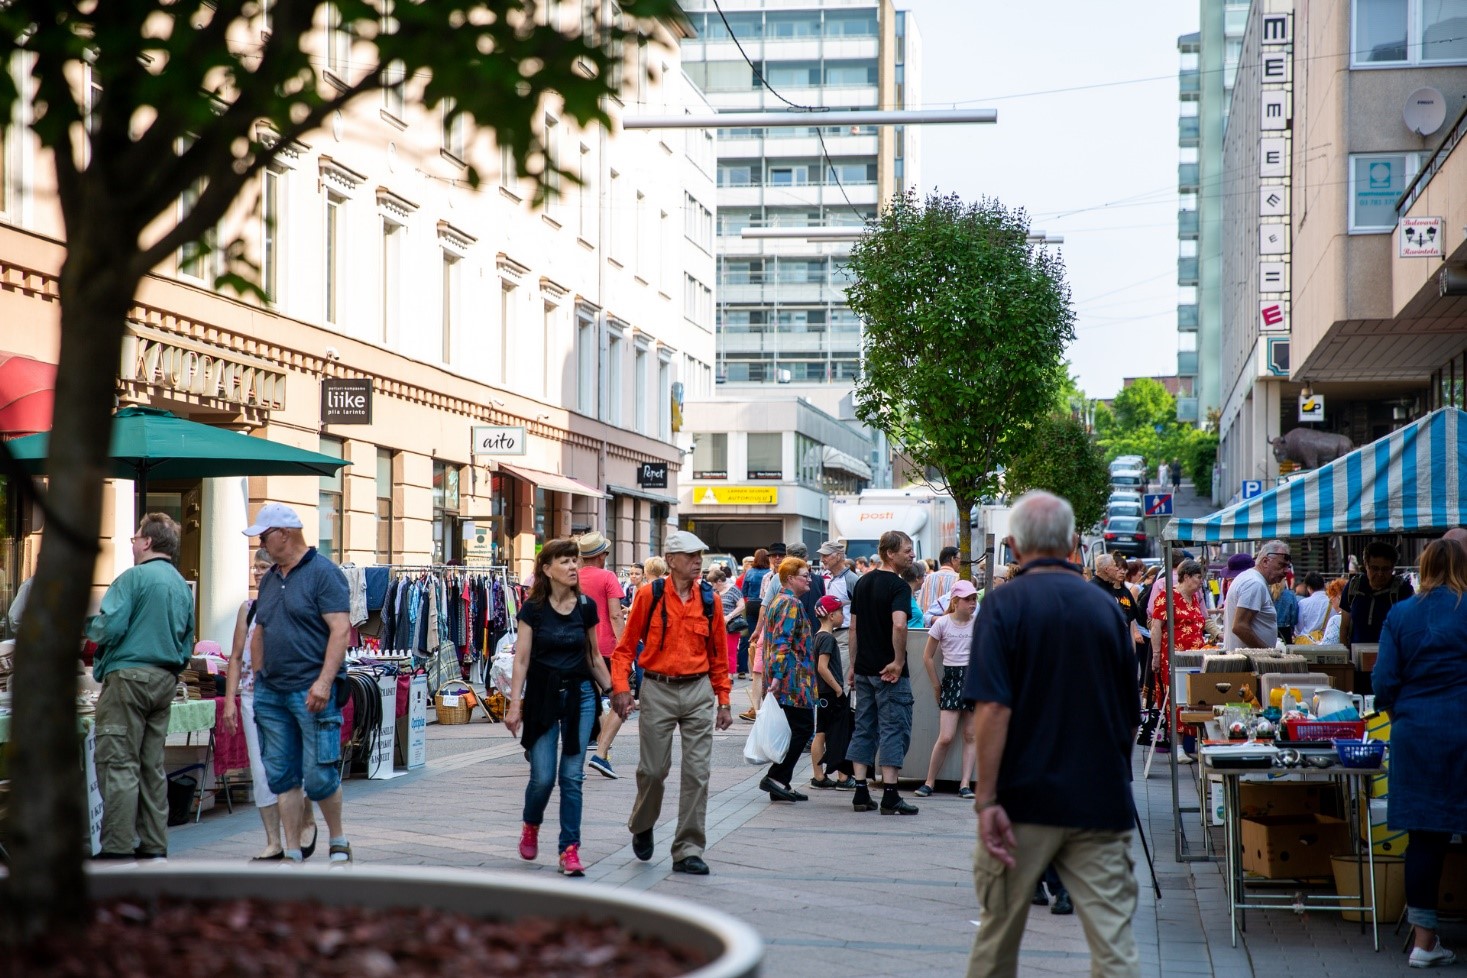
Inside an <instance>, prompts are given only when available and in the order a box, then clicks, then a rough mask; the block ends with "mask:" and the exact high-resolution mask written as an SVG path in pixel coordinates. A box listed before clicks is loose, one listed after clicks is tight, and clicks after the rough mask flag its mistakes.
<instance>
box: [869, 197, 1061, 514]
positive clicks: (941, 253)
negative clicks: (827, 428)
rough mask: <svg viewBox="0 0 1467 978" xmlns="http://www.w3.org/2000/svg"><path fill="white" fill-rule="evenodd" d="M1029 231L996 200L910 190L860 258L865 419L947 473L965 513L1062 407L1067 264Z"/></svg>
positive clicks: (872, 233)
mask: <svg viewBox="0 0 1467 978" xmlns="http://www.w3.org/2000/svg"><path fill="white" fill-rule="evenodd" d="M1028 233H1029V220H1028V217H1027V215H1026V214H1025V213H1024V212H1023V211H1022V210H1018V211H1010V210H1008V209H1006V208H1005V207H1004V206H1003V205H1002V204H1001V203H999V202H998V201H996V200H993V199H988V198H985V199H983V200H980V201H979V202H977V203H974V204H966V203H964V202H963V201H961V200H960V199H959V198H957V197H956V196H951V195H949V196H942V195H938V194H933V195H930V196H928V197H927V198H926V199H925V200H923V199H920V198H919V197H918V196H917V195H916V194H914V193H907V194H904V195H900V196H898V197H895V198H893V199H892V201H891V203H890V205H889V206H888V207H887V208H886V210H885V211H884V212H883V213H882V215H881V217H880V218H879V219H878V220H877V221H876V222H874V224H873V225H872V226H871V228H870V229H869V233H868V234H867V235H866V236H865V237H864V238H862V239H861V240H860V241H859V242H857V243H856V245H855V247H854V248H853V249H852V252H851V258H850V270H851V274H852V277H853V280H854V282H853V284H852V285H851V286H850V288H849V289H848V290H847V293H846V294H847V298H848V300H849V302H850V305H851V308H852V309H854V310H855V311H856V313H857V314H858V315H859V316H860V317H861V319H862V321H863V322H864V324H865V364H864V370H863V374H862V377H861V380H860V381H859V382H858V384H857V386H856V397H857V414H858V416H859V417H860V418H861V420H862V421H864V422H865V423H867V424H869V425H871V426H872V427H874V428H877V429H879V430H880V431H883V432H885V433H886V435H887V436H888V437H889V438H891V439H892V441H893V442H895V443H896V444H897V445H900V446H901V448H902V449H903V450H904V451H905V452H906V454H907V455H909V456H910V457H911V459H912V460H913V461H914V462H915V463H916V464H917V465H918V466H919V467H928V466H930V467H932V468H934V469H936V470H937V471H938V472H940V473H941V474H942V478H943V480H944V481H945V482H946V485H947V488H948V489H949V490H950V491H951V492H952V494H953V497H954V498H955V499H956V500H957V502H958V506H959V509H960V510H963V509H966V508H967V507H968V506H971V505H972V504H973V503H974V502H976V501H977V500H979V499H981V498H984V497H987V496H992V495H994V494H995V493H996V492H997V489H998V470H999V468H1000V466H1002V465H1003V464H1005V463H1006V462H1007V461H1008V460H1009V458H1010V457H1011V456H1012V455H1013V454H1014V453H1015V452H1016V451H1018V450H1020V449H1022V447H1023V446H1024V444H1025V443H1026V441H1027V439H1028V438H1029V437H1030V435H1031V432H1030V430H1029V428H1028V427H1027V426H1028V425H1029V423H1030V422H1032V421H1033V419H1034V418H1040V417H1046V416H1047V415H1048V414H1049V413H1050V412H1051V410H1052V409H1053V407H1054V405H1055V403H1056V399H1057V395H1056V388H1057V386H1058V384H1059V383H1060V378H1061V377H1062V376H1063V374H1064V371H1063V361H1062V359H1061V358H1062V356H1063V353H1064V349H1065V345H1066V344H1067V343H1068V342H1069V341H1070V340H1072V339H1073V338H1074V314H1073V312H1072V311H1071V309H1070V302H1069V288H1068V286H1067V285H1066V284H1065V280H1064V266H1063V264H1062V262H1061V261H1060V259H1059V258H1058V257H1057V256H1055V255H1053V254H1051V253H1049V252H1047V251H1045V250H1044V249H1043V248H1042V247H1040V246H1036V245H1030V244H1028V243H1027V241H1026V238H1027V236H1028ZM963 530H964V538H965V537H966V532H965V531H966V526H964V527H963Z"/></svg>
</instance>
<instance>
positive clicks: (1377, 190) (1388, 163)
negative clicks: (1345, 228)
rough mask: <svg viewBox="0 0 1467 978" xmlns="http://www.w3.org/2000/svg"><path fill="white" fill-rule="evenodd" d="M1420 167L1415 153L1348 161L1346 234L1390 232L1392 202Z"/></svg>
mask: <svg viewBox="0 0 1467 978" xmlns="http://www.w3.org/2000/svg"><path fill="white" fill-rule="evenodd" d="M1420 167H1421V155H1420V154H1419V153H1379V154H1374V155H1369V156H1358V155H1357V156H1351V157H1350V230H1351V231H1352V232H1357V233H1367V234H1368V233H1378V232H1383V231H1390V230H1392V229H1394V228H1395V226H1396V201H1397V200H1399V199H1400V198H1401V194H1402V193H1404V192H1405V190H1406V184H1407V183H1408V182H1409V181H1410V180H1411V178H1412V177H1413V176H1415V175H1416V172H1417V170H1419V169H1420Z"/></svg>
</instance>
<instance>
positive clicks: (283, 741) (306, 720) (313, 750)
mask: <svg viewBox="0 0 1467 978" xmlns="http://www.w3.org/2000/svg"><path fill="white" fill-rule="evenodd" d="M308 692H310V691H309V690H306V689H302V690H299V691H297V692H294V693H281V692H278V691H276V690H273V689H271V688H270V687H269V686H266V685H265V684H264V683H261V682H256V683H255V729H256V730H258V731H259V734H260V760H261V762H262V763H263V764H264V766H265V780H266V782H267V783H268V784H269V785H270V790H271V791H273V792H274V793H275V794H277V795H282V794H284V793H285V792H287V791H294V790H295V789H296V788H299V787H301V786H302V785H304V786H305V789H306V797H307V798H310V799H311V800H312V801H321V800H322V799H323V798H330V797H331V796H332V795H334V794H335V793H336V790H337V789H338V788H340V787H341V710H340V709H339V708H338V707H337V706H336V701H335V700H334V699H333V700H330V701H328V702H327V704H326V706H325V708H324V709H322V710H321V712H320V713H312V712H311V711H310V710H307V709H306V694H307V693H308Z"/></svg>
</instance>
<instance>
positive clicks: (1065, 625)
mask: <svg viewBox="0 0 1467 978" xmlns="http://www.w3.org/2000/svg"><path fill="white" fill-rule="evenodd" d="M1009 529H1010V531H1011V532H1012V534H1013V536H1012V537H1010V538H1009V541H1008V542H1009V546H1010V547H1012V548H1013V551H1014V554H1015V557H1016V559H1017V560H1018V561H1019V563H1020V564H1021V565H1022V566H1021V569H1020V571H1019V573H1018V575H1017V576H1016V577H1015V579H1013V580H1011V581H1010V582H1009V583H1008V584H1005V585H1004V586H1003V587H1001V588H996V589H994V591H993V593H992V594H990V595H989V596H988V597H987V598H986V599H985V600H984V602H983V611H982V614H980V615H979V616H978V620H977V622H976V623H975V624H974V626H973V649H972V653H971V658H970V660H969V663H968V677H967V684H966V687H965V689H964V697H965V698H966V699H968V700H969V701H971V702H974V703H976V704H977V709H976V711H975V713H974V721H973V727H974V732H975V733H976V735H977V740H978V788H977V792H976V795H977V798H976V800H975V802H974V806H973V807H974V809H975V810H976V811H977V812H978V850H977V853H976V854H975V856H974V858H973V881H974V886H975V887H976V889H977V891H978V903H979V906H980V907H981V909H980V911H979V925H978V935H977V937H976V938H975V939H974V941H973V952H972V955H971V956H970V957H969V959H968V974H969V975H970V976H976V975H984V976H990V975H1014V974H1017V972H1018V962H1019V944H1020V942H1021V941H1022V940H1023V937H1024V922H1025V920H1026V919H1027V918H1028V916H1029V898H1030V894H1032V893H1033V892H1034V885H1035V884H1036V883H1038V882H1039V878H1040V876H1041V875H1042V874H1043V873H1044V870H1045V867H1046V866H1048V865H1049V864H1050V863H1051V862H1052V863H1054V866H1055V868H1056V869H1057V870H1058V871H1059V876H1060V879H1061V880H1062V881H1063V882H1064V884H1065V886H1066V887H1067V888H1068V889H1069V891H1070V894H1071V896H1072V897H1073V899H1074V903H1075V906H1076V908H1077V909H1078V910H1079V911H1080V922H1081V923H1082V924H1083V925H1084V928H1085V938H1086V940H1087V942H1088V943H1089V945H1090V957H1091V972H1092V973H1093V974H1097V975H1107V976H1110V978H1124V976H1136V978H1139V976H1140V974H1141V964H1140V956H1139V954H1138V952H1137V950H1136V940H1135V937H1134V935H1133V933H1132V930H1131V918H1132V917H1133V916H1134V915H1135V913H1136V874H1135V872H1134V871H1133V869H1132V867H1131V861H1130V858H1129V849H1130V843H1131V825H1132V824H1133V822H1134V821H1135V817H1136V816H1135V811H1136V810H1135V807H1134V802H1133V801H1132V798H1131V745H1132V743H1133V738H1134V737H1135V736H1136V724H1137V722H1138V720H1139V719H1140V717H1139V704H1138V702H1137V696H1136V656H1135V651H1134V649H1133V647H1132V644H1131V636H1130V634H1129V632H1128V630H1127V629H1128V623H1127V622H1126V620H1125V618H1123V617H1122V615H1121V610H1120V607H1119V606H1118V605H1117V604H1116V602H1115V600H1114V599H1112V598H1111V597H1110V596H1109V595H1108V594H1105V593H1104V592H1102V591H1101V589H1100V588H1097V587H1093V586H1091V585H1088V584H1086V583H1085V580H1084V578H1082V577H1081V576H1080V569H1079V568H1078V567H1076V566H1075V565H1073V564H1071V563H1070V562H1069V558H1070V556H1071V555H1072V553H1073V551H1074V550H1075V548H1076V546H1077V545H1078V544H1079V542H1080V539H1079V537H1077V536H1076V535H1075V511H1074V510H1073V509H1072V508H1071V507H1070V504H1069V503H1068V502H1066V501H1065V500H1063V499H1061V498H1059V497H1058V496H1053V495H1050V494H1049V493H1047V492H1042V491H1035V492H1028V493H1025V494H1024V495H1023V496H1021V497H1020V498H1019V501H1018V502H1017V503H1015V504H1014V508H1013V511H1012V513H1011V514H1010V516H1009ZM1077 744H1083V745H1084V749H1083V750H1076V749H1075V745H1077Z"/></svg>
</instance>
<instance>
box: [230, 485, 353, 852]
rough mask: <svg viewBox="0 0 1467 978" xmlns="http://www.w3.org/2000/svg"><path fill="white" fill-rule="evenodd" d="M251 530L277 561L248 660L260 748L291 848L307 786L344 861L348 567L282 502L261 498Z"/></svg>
mask: <svg viewBox="0 0 1467 978" xmlns="http://www.w3.org/2000/svg"><path fill="white" fill-rule="evenodd" d="M244 532H245V535H246V536H258V537H259V538H260V546H261V547H263V548H265V551H266V552H267V553H269V554H270V557H271V558H272V559H273V560H274V561H275V566H274V567H271V568H270V570H268V571H267V572H266V573H265V576H264V577H263V578H261V579H260V597H259V601H258V603H257V604H256V606H255V607H256V612H255V635H254V639H253V641H252V643H251V645H250V660H251V662H252V663H253V665H254V668H255V726H256V727H258V728H259V731H260V755H261V759H262V760H263V761H264V766H265V774H266V778H267V780H268V781H269V783H270V790H271V791H273V792H275V794H277V795H279V796H280V821H281V826H282V828H283V829H284V831H285V858H286V859H288V860H292V861H295V862H300V861H301V859H302V858H303V857H302V854H301V830H302V824H301V823H302V821H303V813H304V804H303V802H302V799H301V793H302V792H304V793H305V795H306V797H308V798H310V799H311V801H314V802H315V803H316V804H317V805H319V806H320V808H321V814H322V815H323V816H324V817H325V819H326V826H327V828H328V829H329V831H330V833H331V864H332V865H338V864H340V865H345V864H347V863H350V862H351V843H350V842H349V841H348V840H347V838H346V833H345V831H343V829H342V824H341V709H340V707H338V706H337V703H336V696H335V691H334V688H333V687H334V685H335V683H336V680H337V679H338V678H339V677H340V676H341V675H343V673H344V671H345V670H344V667H343V660H344V658H345V656H346V646H347V642H348V641H349V637H350V634H351V626H350V623H349V622H348V611H349V607H350V598H349V594H348V588H347V583H346V575H344V574H343V573H342V572H341V568H339V567H337V566H336V565H335V564H333V563H332V562H331V561H330V560H328V559H326V558H325V557H322V556H321V555H320V554H318V553H317V552H316V548H315V547H311V546H307V545H306V540H305V535H304V534H303V533H302V532H301V518H300V517H299V516H297V515H296V512H295V510H293V509H291V508H290V507H289V506H286V505H284V504H283V503H266V504H265V505H264V506H261V507H260V512H259V513H258V514H256V516H255V522H254V525H253V526H250V527H249V528H247V529H246V530H245V531H244ZM311 845H312V847H314V845H315V841H314V840H312V843H311Z"/></svg>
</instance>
